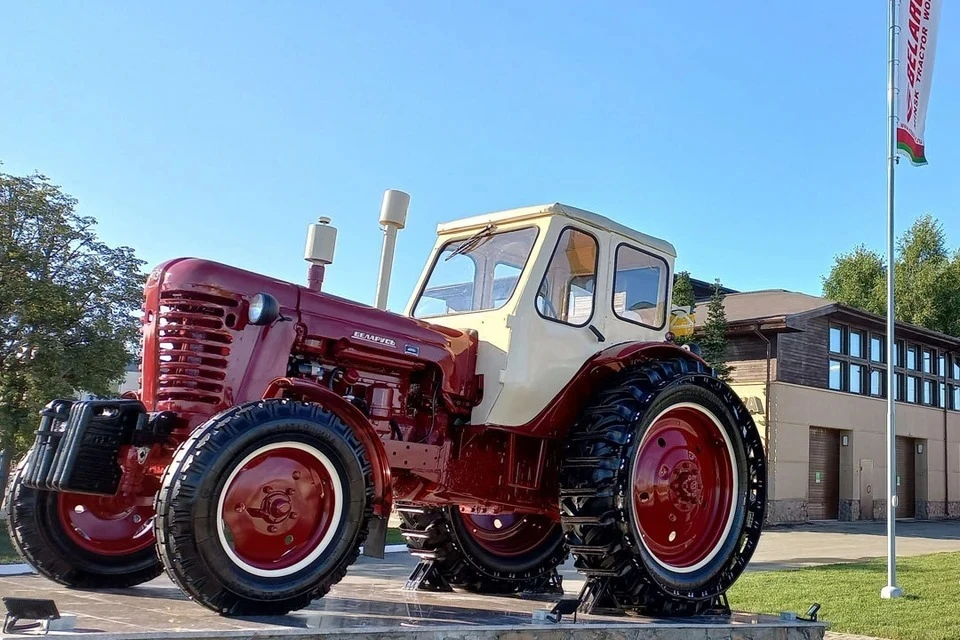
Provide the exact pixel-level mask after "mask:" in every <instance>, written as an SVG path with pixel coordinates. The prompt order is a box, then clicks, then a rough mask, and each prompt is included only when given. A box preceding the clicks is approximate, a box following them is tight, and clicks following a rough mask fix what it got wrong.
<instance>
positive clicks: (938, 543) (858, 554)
mask: <svg viewBox="0 0 960 640" xmlns="http://www.w3.org/2000/svg"><path fill="white" fill-rule="evenodd" d="M896 533H897V539H896V545H897V555H898V556H915V555H921V554H924V553H936V552H940V551H960V520H949V521H939V522H937V521H924V520H915V521H912V520H903V521H899V522H897V526H896ZM886 536H887V525H886V522H885V521H879V522H823V523H815V524H806V525H778V526H772V527H769V528H767V529H766V530H764V532H763V535H761V536H760V544H759V545H758V547H757V552H756V553H755V554H754V556H753V560H752V561H751V563H750V566H749V568H748V570H752V571H759V570H770V569H787V568H795V567H804V566H813V565H819V564H830V563H833V562H851V561H856V560H868V559H870V558H882V557H885V556H886V555H887V537H886Z"/></svg>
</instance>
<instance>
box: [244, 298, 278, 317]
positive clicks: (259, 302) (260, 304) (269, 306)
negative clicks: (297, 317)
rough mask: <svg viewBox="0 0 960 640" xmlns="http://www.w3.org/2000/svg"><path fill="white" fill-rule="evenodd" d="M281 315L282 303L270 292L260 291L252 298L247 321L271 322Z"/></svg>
mask: <svg viewBox="0 0 960 640" xmlns="http://www.w3.org/2000/svg"><path fill="white" fill-rule="evenodd" d="M279 317H280V303H279V302H278V301H277V299H276V298H274V297H273V296H272V295H270V294H269V293H258V294H257V295H255V296H253V299H251V300H250V309H249V310H248V311H247V321H248V322H249V323H250V324H258V325H263V324H270V323H272V322H273V321H274V320H276V319H277V318H279Z"/></svg>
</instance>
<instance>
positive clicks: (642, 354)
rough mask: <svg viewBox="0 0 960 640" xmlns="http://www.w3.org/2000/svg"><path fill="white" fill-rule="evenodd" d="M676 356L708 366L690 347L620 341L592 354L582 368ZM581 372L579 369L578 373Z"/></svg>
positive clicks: (613, 366) (623, 365) (621, 366)
mask: <svg viewBox="0 0 960 640" xmlns="http://www.w3.org/2000/svg"><path fill="white" fill-rule="evenodd" d="M678 357H679V358H686V359H687V360H691V361H694V362H700V363H702V364H703V365H704V366H706V367H707V368H709V367H710V365H709V364H707V362H706V361H705V360H704V359H703V358H701V357H700V356H699V355H697V354H696V353H694V352H693V351H691V350H690V349H685V348H683V347H681V346H680V345H677V344H674V343H672V342H621V343H620V344H615V345H613V346H611V347H607V348H606V349H604V350H603V351H600V352H598V353H596V354H594V355H593V357H592V358H590V359H589V360H587V362H586V363H585V364H584V368H585V369H587V370H588V371H587V373H593V371H595V370H596V369H599V368H601V367H603V368H608V369H611V368H612V369H613V370H619V369H622V368H623V367H625V366H628V365H631V364H634V363H635V362H639V361H641V360H665V359H668V358H678ZM582 373H583V371H582V370H581V372H580V374H582ZM580 374H578V375H580Z"/></svg>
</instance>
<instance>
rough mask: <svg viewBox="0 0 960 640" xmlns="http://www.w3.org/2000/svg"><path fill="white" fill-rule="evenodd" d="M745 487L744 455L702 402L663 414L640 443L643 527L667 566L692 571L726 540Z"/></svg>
mask: <svg viewBox="0 0 960 640" xmlns="http://www.w3.org/2000/svg"><path fill="white" fill-rule="evenodd" d="M736 493H737V473H736V460H735V458H734V455H733V449H732V445H731V444H730V441H729V438H728V437H727V435H726V433H725V432H724V431H723V429H722V427H721V426H720V422H719V420H717V418H716V417H715V416H713V414H711V413H710V412H709V411H707V410H706V409H704V408H703V407H700V406H699V405H694V404H686V403H685V404H678V405H675V406H673V407H671V408H670V409H668V410H666V411H665V412H663V413H662V414H661V415H659V416H658V417H657V418H656V419H655V420H654V421H653V423H652V424H651V425H650V427H649V429H648V430H647V433H646V434H645V435H644V438H643V441H642V442H641V444H640V446H639V447H638V449H637V454H636V458H635V461H634V468H633V476H632V497H633V512H634V516H635V518H634V519H635V523H634V525H635V530H636V531H637V533H638V534H639V537H640V541H641V542H642V544H643V545H644V546H645V547H646V548H647V550H648V551H649V552H650V554H651V555H652V556H653V557H654V559H655V560H656V561H657V562H658V563H659V564H660V565H661V566H663V567H665V568H667V569H670V570H672V571H677V572H681V573H684V572H691V571H695V570H697V569H698V568H699V567H701V566H703V565H704V564H706V563H708V562H709V561H710V560H711V559H712V558H713V557H714V556H715V555H716V553H717V552H718V550H719V547H720V545H721V544H722V543H723V542H724V541H725V539H726V533H727V532H728V531H729V529H730V526H731V524H732V517H733V512H734V507H735V504H734V496H735V495H736Z"/></svg>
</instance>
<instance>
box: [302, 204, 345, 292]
mask: <svg viewBox="0 0 960 640" xmlns="http://www.w3.org/2000/svg"><path fill="white" fill-rule="evenodd" d="M336 248H337V229H336V227H331V226H330V218H327V217H322V218H320V219H318V220H317V221H316V222H315V223H313V224H311V225H310V226H309V227H308V228H307V246H306V249H304V252H303V259H304V260H306V261H307V262H309V263H310V266H309V267H308V268H307V288H308V289H310V290H311V291H320V290H321V289H322V288H323V272H324V270H325V268H326V266H327V265H328V264H330V263H332V262H333V254H334V251H335V250H336Z"/></svg>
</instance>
